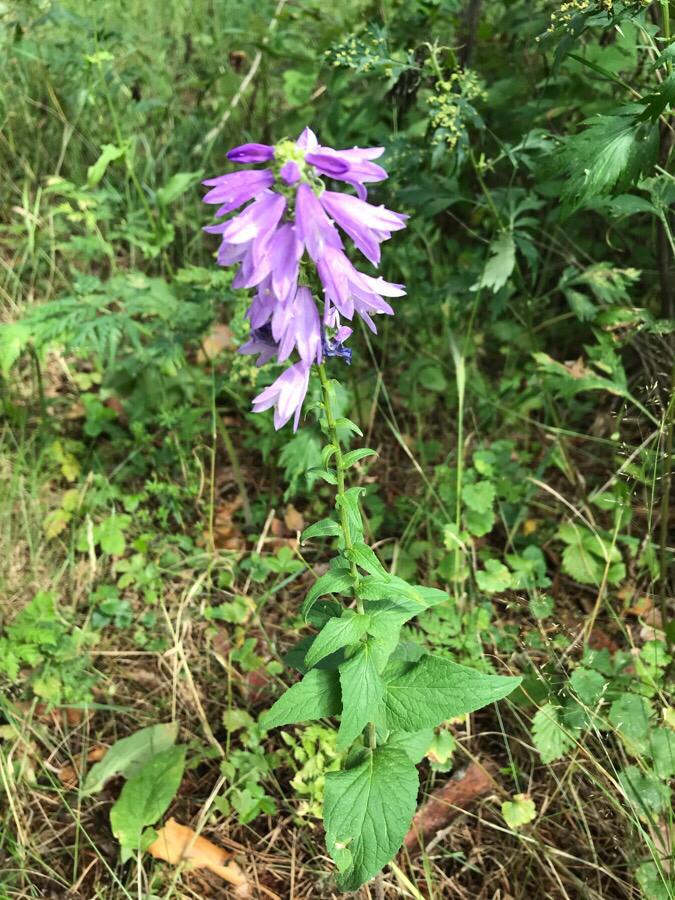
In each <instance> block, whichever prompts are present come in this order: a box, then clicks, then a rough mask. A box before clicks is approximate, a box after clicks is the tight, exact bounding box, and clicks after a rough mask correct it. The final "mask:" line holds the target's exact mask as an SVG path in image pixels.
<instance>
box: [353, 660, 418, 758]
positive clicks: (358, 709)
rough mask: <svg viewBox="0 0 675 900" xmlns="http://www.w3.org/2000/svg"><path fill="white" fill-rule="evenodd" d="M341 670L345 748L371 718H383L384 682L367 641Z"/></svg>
mask: <svg viewBox="0 0 675 900" xmlns="http://www.w3.org/2000/svg"><path fill="white" fill-rule="evenodd" d="M339 671H340V686H341V688H342V716H341V718H340V729H339V731H338V738H337V749H338V750H345V749H346V748H347V747H349V745H350V744H351V743H352V742H353V741H354V740H355V739H356V738H357V737H358V736H359V735H360V734H361V732H362V731H363V729H364V728H365V727H366V725H367V724H368V722H378V721H381V720H382V698H383V697H384V690H385V685H384V681H383V680H382V676H381V675H380V673H379V672H378V670H377V665H376V660H375V657H374V654H373V651H372V648H371V647H370V646H369V645H368V644H363V645H362V646H361V647H359V649H358V650H357V651H356V653H355V654H354V655H353V656H352V657H351V658H350V659H348V660H347V662H344V663H342V665H341V666H340V669H339ZM408 730H410V731H412V730H413V729H408Z"/></svg>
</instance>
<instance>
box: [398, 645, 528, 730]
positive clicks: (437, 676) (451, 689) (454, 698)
mask: <svg viewBox="0 0 675 900" xmlns="http://www.w3.org/2000/svg"><path fill="white" fill-rule="evenodd" d="M521 680H522V679H521V678H519V677H514V676H504V675H485V674H483V673H482V672H476V671H475V670H474V669H469V668H468V667H467V666H461V665H458V664H457V663H453V662H451V661H450V660H449V659H442V658H440V657H437V656H425V657H423V658H422V659H421V660H420V661H419V662H418V663H416V664H415V665H414V666H412V667H410V668H409V669H408V670H407V671H405V672H404V673H403V674H395V675H394V677H392V678H390V679H389V680H387V692H386V694H385V698H384V702H385V708H386V714H387V725H388V726H389V728H392V729H397V730H400V731H418V730H420V729H422V728H433V727H435V726H436V725H440V723H441V722H444V721H445V720H446V719H452V718H454V717H455V716H461V715H464V714H465V713H470V712H474V711H475V710H477V709H480V708H481V707H483V706H486V705H487V704H488V703H494V702H495V701H496V700H501V699H502V697H506V696H507V695H508V694H510V693H511V691H513V690H514V689H515V688H516V687H517V686H518V685H519V684H520V682H521Z"/></svg>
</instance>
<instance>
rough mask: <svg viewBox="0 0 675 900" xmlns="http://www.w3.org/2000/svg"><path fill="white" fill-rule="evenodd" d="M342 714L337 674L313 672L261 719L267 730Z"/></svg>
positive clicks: (283, 695) (281, 698) (321, 670)
mask: <svg viewBox="0 0 675 900" xmlns="http://www.w3.org/2000/svg"><path fill="white" fill-rule="evenodd" d="M339 714H340V683H339V680H338V674H337V672H335V671H327V670H324V669H312V671H311V672H308V673H307V674H306V675H305V677H304V678H303V679H302V681H299V682H298V683H297V684H294V685H293V687H290V688H289V689H288V690H287V691H286V692H285V693H284V694H282V695H281V697H279V699H278V700H277V702H276V703H275V704H274V705H273V706H272V708H271V709H268V710H267V712H265V713H263V714H262V716H261V717H260V725H261V726H262V727H263V728H265V729H270V728H276V727H277V726H278V725H291V724H293V723H294V722H311V721H312V720H314V719H323V718H325V717H326V716H337V715H339Z"/></svg>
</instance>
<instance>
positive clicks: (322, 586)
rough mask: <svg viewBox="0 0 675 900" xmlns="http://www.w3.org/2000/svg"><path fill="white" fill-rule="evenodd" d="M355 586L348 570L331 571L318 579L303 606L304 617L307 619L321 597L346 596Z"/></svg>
mask: <svg viewBox="0 0 675 900" xmlns="http://www.w3.org/2000/svg"><path fill="white" fill-rule="evenodd" d="M353 586H354V579H353V578H352V576H351V573H350V572H349V571H348V570H346V569H329V570H328V572H326V573H325V574H324V575H321V576H320V577H319V578H317V579H316V581H315V582H314V584H313V585H312V587H311V588H310V589H309V591H308V593H307V596H306V597H305V600H304V602H303V604H302V614H303V616H304V617H305V618H307V616H308V615H309V613H310V611H311V609H312V607H313V606H314V604H315V603H316V601H317V600H318V599H319V597H324V596H325V595H326V594H346V593H349V591H350V589H351V588H352V587H353Z"/></svg>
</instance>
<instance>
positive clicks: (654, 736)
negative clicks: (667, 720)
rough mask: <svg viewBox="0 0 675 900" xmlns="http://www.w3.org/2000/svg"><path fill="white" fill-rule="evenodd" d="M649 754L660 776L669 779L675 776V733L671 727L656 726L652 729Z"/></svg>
mask: <svg viewBox="0 0 675 900" xmlns="http://www.w3.org/2000/svg"><path fill="white" fill-rule="evenodd" d="M649 755H650V756H651V758H652V762H653V764H654V771H655V772H656V774H657V775H658V776H659V778H663V779H665V780H667V779H669V778H672V777H673V776H675V734H674V733H673V732H672V731H671V730H670V729H669V728H655V729H654V730H653V731H652V733H651V734H650V736H649Z"/></svg>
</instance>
